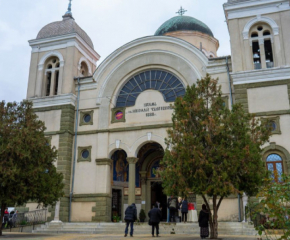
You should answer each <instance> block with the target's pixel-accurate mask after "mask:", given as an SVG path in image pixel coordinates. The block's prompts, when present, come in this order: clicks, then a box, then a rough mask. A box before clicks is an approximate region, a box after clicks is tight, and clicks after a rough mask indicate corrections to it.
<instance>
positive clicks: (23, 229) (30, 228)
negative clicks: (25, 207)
mask: <svg viewBox="0 0 290 240" xmlns="http://www.w3.org/2000/svg"><path fill="white" fill-rule="evenodd" d="M41 225H42V224H36V225H28V226H22V227H16V228H8V229H3V230H2V231H3V232H24V233H31V232H32V231H33V230H35V229H37V228H38V227H40V226H41Z"/></svg>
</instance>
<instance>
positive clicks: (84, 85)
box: [75, 77, 98, 92]
mask: <svg viewBox="0 0 290 240" xmlns="http://www.w3.org/2000/svg"><path fill="white" fill-rule="evenodd" d="M80 85H81V87H80V90H81V91H86V90H92V89H97V87H98V84H97V83H96V81H94V79H93V78H92V77H88V78H84V79H82V80H81V81H80ZM75 90H76V92H77V91H78V82H77V80H75Z"/></svg>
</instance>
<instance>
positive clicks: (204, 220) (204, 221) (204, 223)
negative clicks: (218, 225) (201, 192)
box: [198, 204, 209, 239]
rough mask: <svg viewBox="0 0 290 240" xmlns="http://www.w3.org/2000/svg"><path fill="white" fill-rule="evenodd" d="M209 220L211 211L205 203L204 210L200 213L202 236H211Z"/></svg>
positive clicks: (199, 221)
mask: <svg viewBox="0 0 290 240" xmlns="http://www.w3.org/2000/svg"><path fill="white" fill-rule="evenodd" d="M208 221H209V212H208V210H207V209H206V206H205V204H203V205H202V210H201V211H200V213H199V217H198V223H199V227H200V237H201V238H202V239H203V238H207V237H208V236H209V229H208Z"/></svg>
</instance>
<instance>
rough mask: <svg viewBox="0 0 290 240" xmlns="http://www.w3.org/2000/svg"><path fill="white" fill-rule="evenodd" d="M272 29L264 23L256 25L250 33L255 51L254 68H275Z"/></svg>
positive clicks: (253, 50)
mask: <svg viewBox="0 0 290 240" xmlns="http://www.w3.org/2000/svg"><path fill="white" fill-rule="evenodd" d="M271 32H272V29H271V27H270V26H268V25H267V24H264V23H259V24H256V25H254V26H253V27H252V28H251V30H250V32H249V34H250V36H251V39H250V41H251V45H252V53H253V64H254V69H261V68H273V67H274V57H273V48H272V42H273V37H272V33H271Z"/></svg>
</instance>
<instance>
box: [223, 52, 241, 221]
mask: <svg viewBox="0 0 290 240" xmlns="http://www.w3.org/2000/svg"><path fill="white" fill-rule="evenodd" d="M226 64H227V73H228V80H229V88H230V99H231V109H232V108H233V94H232V83H231V77H230V68H229V57H228V56H226ZM238 205H239V222H241V221H242V215H241V195H240V194H238Z"/></svg>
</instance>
